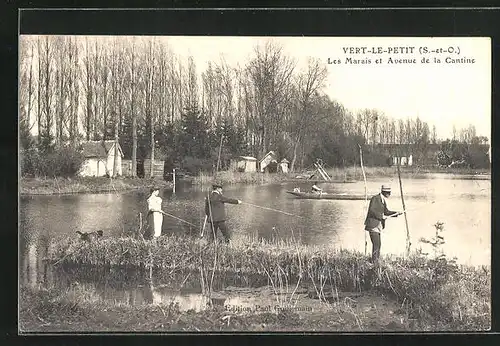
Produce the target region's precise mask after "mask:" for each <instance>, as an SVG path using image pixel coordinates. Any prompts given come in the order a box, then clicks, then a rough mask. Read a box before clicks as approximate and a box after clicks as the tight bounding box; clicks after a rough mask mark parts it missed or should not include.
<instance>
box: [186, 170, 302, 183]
mask: <svg viewBox="0 0 500 346" xmlns="http://www.w3.org/2000/svg"><path fill="white" fill-rule="evenodd" d="M293 176H295V175H294V174H284V173H260V172H233V171H220V172H218V173H217V175H216V176H215V175H209V174H206V173H200V174H199V175H198V176H196V177H194V179H193V184H198V185H209V184H212V183H214V182H215V180H217V181H218V182H220V183H223V184H274V183H281V182H284V181H287V180H289V179H290V178H292V177H293Z"/></svg>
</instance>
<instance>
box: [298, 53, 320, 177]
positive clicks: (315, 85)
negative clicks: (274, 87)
mask: <svg viewBox="0 0 500 346" xmlns="http://www.w3.org/2000/svg"><path fill="white" fill-rule="evenodd" d="M327 76H328V72H327V69H326V66H325V65H324V64H322V63H321V62H320V61H319V59H309V61H308V66H307V70H306V71H305V72H304V73H302V74H300V75H299V76H298V78H297V91H298V103H299V108H298V119H297V120H296V124H297V125H296V126H295V129H294V133H295V138H294V139H295V140H294V144H293V156H292V161H291V164H290V169H291V171H294V169H295V164H296V161H297V149H298V146H299V143H300V141H301V138H302V136H303V134H304V131H305V130H306V129H307V128H308V127H309V126H310V124H311V121H314V119H313V117H311V114H310V112H309V108H310V104H311V99H312V97H313V96H314V94H316V93H318V91H319V90H320V89H321V88H322V87H323V86H324V83H325V81H326V78H327Z"/></svg>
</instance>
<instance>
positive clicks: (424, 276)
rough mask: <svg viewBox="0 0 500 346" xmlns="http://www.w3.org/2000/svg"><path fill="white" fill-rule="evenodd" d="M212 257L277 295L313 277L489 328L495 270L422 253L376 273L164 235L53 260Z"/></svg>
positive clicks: (279, 247)
mask: <svg viewBox="0 0 500 346" xmlns="http://www.w3.org/2000/svg"><path fill="white" fill-rule="evenodd" d="M215 254H216V255H217V256H216V257H217V262H216V263H217V264H216V268H217V271H226V272H233V273H238V274H239V275H245V274H249V275H250V274H251V275H262V276H267V277H268V278H269V280H270V282H274V285H273V286H276V288H277V289H285V287H283V286H280V287H278V282H283V279H284V278H285V277H286V278H287V280H290V282H291V281H293V279H296V280H297V278H299V277H300V278H304V280H307V278H309V279H310V280H311V282H312V283H313V284H315V285H316V286H318V287H319V286H320V281H321V280H323V281H325V280H327V279H325V278H329V281H330V285H331V286H332V287H335V289H337V288H338V290H339V291H345V292H366V291H376V292H379V293H380V294H384V295H386V296H388V297H391V298H392V299H394V300H396V301H397V302H398V303H399V304H402V306H405V308H406V309H407V311H408V314H409V315H412V316H414V317H415V318H416V319H418V320H420V323H423V324H427V325H432V324H433V323H434V324H440V325H443V326H444V327H443V328H445V329H448V330H453V329H459V330H488V329H489V328H490V324H491V269H490V268H489V267H487V266H481V267H470V266H465V265H456V264H454V263H453V262H452V261H447V260H442V259H441V260H434V259H429V258H427V257H424V256H421V255H417V254H413V255H412V256H410V257H409V258H405V259H404V258H400V257H385V258H384V259H383V261H382V264H381V265H380V267H379V268H378V269H374V268H373V266H371V265H370V264H369V263H368V261H367V257H366V256H364V255H363V254H361V253H358V252H354V251H348V250H336V251H332V250H331V249H327V248H321V247H315V246H309V245H300V244H296V243H291V242H284V241H279V242H267V241H263V240H261V241H255V240H252V239H240V240H239V241H238V242H236V243H234V242H233V243H232V244H229V245H228V246H217V247H215V246H213V245H207V244H205V243H204V241H202V240H197V239H192V238H189V237H178V236H165V237H161V238H159V239H158V240H157V241H156V242H150V241H141V240H135V239H132V238H108V239H102V240H101V241H96V242H93V243H82V242H79V241H74V240H65V241H59V242H53V243H51V245H50V247H49V252H48V256H49V258H48V260H50V261H52V262H54V261H56V262H62V263H66V264H73V265H74V264H76V265H92V266H108V265H109V266H117V267H124V268H136V269H141V270H144V269H147V268H149V267H154V268H156V270H160V271H162V270H166V271H175V270H181V269H182V270H198V271H200V270H202V271H208V272H207V274H209V272H211V271H212V270H213V268H211V267H210V266H213V263H214V256H215ZM209 267H210V268H209ZM287 282H288V281H287ZM288 289H290V290H291V289H293V287H288V286H287V287H286V290H288Z"/></svg>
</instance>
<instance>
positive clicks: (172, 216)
mask: <svg viewBox="0 0 500 346" xmlns="http://www.w3.org/2000/svg"><path fill="white" fill-rule="evenodd" d="M159 212H160V213H162V214H163V215H166V216H170V217H171V218H174V219H176V220H179V221H181V222H184V223H186V224H188V225H190V226H193V227H198V226H196V225H195V224H192V223H191V222H188V221H186V220H183V219H181V218H178V217H177V216H174V215H172V214H169V213H166V212H164V211H163V210H159Z"/></svg>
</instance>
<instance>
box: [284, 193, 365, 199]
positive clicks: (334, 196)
mask: <svg viewBox="0 0 500 346" xmlns="http://www.w3.org/2000/svg"><path fill="white" fill-rule="evenodd" d="M286 192H287V193H289V194H291V195H293V196H295V197H297V198H299V199H336V200H356V201H358V200H365V195H352V194H347V193H326V192H324V193H322V194H319V193H313V192H300V191H286Z"/></svg>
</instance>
